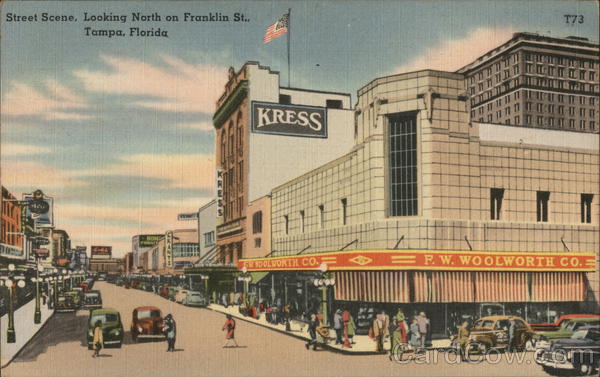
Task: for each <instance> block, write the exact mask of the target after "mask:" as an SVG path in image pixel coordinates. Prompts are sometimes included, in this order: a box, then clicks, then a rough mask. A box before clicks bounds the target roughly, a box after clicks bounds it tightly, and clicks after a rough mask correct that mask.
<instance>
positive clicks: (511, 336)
mask: <svg viewBox="0 0 600 377" xmlns="http://www.w3.org/2000/svg"><path fill="white" fill-rule="evenodd" d="M508 321H509V323H510V326H508V352H514V351H515V335H516V330H517V327H516V324H515V320H514V319H513V318H509V319H508Z"/></svg>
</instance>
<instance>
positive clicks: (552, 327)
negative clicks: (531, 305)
mask: <svg viewBox="0 0 600 377" xmlns="http://www.w3.org/2000/svg"><path fill="white" fill-rule="evenodd" d="M576 318H598V319H600V315H598V314H564V315H561V316H560V317H558V318H557V319H556V320H555V321H554V322H553V323H530V324H529V326H530V327H531V329H532V330H533V331H556V330H558V329H560V326H561V325H562V324H563V323H565V322H566V321H568V320H570V319H576Z"/></svg>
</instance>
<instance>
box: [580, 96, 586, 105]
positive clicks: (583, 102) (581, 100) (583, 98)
mask: <svg viewBox="0 0 600 377" xmlns="http://www.w3.org/2000/svg"><path fill="white" fill-rule="evenodd" d="M579 104H580V105H585V97H584V96H579Z"/></svg>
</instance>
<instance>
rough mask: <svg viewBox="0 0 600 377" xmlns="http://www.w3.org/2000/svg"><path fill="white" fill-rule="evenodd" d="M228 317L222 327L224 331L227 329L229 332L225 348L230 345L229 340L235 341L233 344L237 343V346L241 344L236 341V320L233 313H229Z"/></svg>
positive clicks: (226, 336) (226, 335)
mask: <svg viewBox="0 0 600 377" xmlns="http://www.w3.org/2000/svg"><path fill="white" fill-rule="evenodd" d="M226 317H227V320H226V321H225V324H224V325H223V328H222V329H221V330H223V331H224V330H227V333H226V334H225V344H224V345H223V348H227V347H229V346H228V344H229V341H233V344H235V346H236V347H239V345H238V344H237V342H236V341H235V320H234V319H233V317H232V316H231V314H227V315H226Z"/></svg>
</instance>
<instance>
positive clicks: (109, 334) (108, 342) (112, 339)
mask: <svg viewBox="0 0 600 377" xmlns="http://www.w3.org/2000/svg"><path fill="white" fill-rule="evenodd" d="M97 321H100V322H101V323H102V336H103V338H104V347H112V346H114V347H117V348H121V344H123V323H122V322H121V315H120V314H119V312H118V311H116V310H115V309H106V308H105V309H94V310H92V311H90V317H89V320H88V333H87V344H88V349H93V344H92V343H93V340H94V325H95V324H96V322H97Z"/></svg>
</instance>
